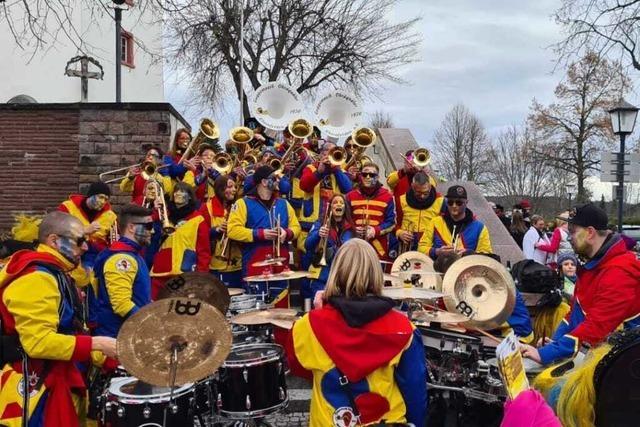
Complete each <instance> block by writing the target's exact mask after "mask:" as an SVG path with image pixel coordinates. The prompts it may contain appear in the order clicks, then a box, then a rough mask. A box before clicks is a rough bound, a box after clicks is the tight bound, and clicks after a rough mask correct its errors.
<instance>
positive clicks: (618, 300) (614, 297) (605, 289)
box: [522, 203, 640, 365]
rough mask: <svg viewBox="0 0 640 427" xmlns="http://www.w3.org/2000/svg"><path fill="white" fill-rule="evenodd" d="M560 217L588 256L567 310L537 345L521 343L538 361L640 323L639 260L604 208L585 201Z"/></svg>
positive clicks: (573, 352)
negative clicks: (551, 332)
mask: <svg viewBox="0 0 640 427" xmlns="http://www.w3.org/2000/svg"><path fill="white" fill-rule="evenodd" d="M563 219H564V220H566V221H567V222H568V223H569V236H570V241H571V246H572V247H573V249H574V251H575V253H576V255H578V256H581V257H584V258H585V259H587V262H586V263H585V264H584V265H583V266H582V268H580V270H579V271H578V281H577V282H576V287H575V293H574V296H573V301H572V304H571V310H570V311H569V313H568V314H567V316H566V317H565V318H564V320H563V321H562V322H561V323H560V326H558V328H557V329H556V331H555V333H554V335H553V338H552V339H551V340H550V341H548V342H546V343H539V344H541V347H540V348H537V349H536V348H534V347H532V346H523V348H522V352H523V355H524V356H525V357H528V358H530V359H533V360H535V361H536V362H540V363H542V364H543V365H548V364H550V363H553V362H555V361H558V360H562V359H566V358H571V357H574V356H575V355H576V353H577V352H578V351H579V350H580V348H581V346H582V344H583V343H586V344H588V345H590V346H595V345H598V344H600V343H602V342H603V341H604V340H605V338H606V337H607V336H608V335H609V334H610V333H612V332H613V331H615V330H616V329H619V328H622V329H631V328H634V327H637V326H638V325H640V282H639V281H638V277H639V276H640V261H638V260H637V259H636V256H635V254H633V253H632V252H629V251H628V250H627V248H626V246H625V243H624V241H623V240H622V239H621V237H620V235H619V234H614V233H611V232H610V231H609V230H608V222H609V218H608V217H607V214H606V213H605V212H604V211H603V210H602V209H600V208H598V207H597V206H595V205H594V204H592V203H588V204H586V205H583V206H580V207H578V208H576V210H575V212H574V213H573V216H571V215H570V216H569V218H563Z"/></svg>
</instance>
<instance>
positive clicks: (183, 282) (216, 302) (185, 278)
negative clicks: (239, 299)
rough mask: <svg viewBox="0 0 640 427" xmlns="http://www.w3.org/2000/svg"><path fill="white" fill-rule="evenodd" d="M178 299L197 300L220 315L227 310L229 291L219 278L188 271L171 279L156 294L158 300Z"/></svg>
mask: <svg viewBox="0 0 640 427" xmlns="http://www.w3.org/2000/svg"><path fill="white" fill-rule="evenodd" d="M179 297H184V298H197V299H199V300H202V301H204V302H205V303H207V304H210V305H212V306H213V307H215V308H216V309H217V310H218V311H219V312H220V313H226V312H227V310H228V309H229V303H230V297H229V290H228V289H227V287H226V286H225V285H224V283H222V281H221V280H220V279H219V278H217V277H216V276H213V275H211V274H209V273H205V272H198V271H190V272H187V273H182V274H180V275H179V276H176V277H172V278H171V279H169V280H168V281H167V282H166V283H165V284H164V286H163V287H162V288H161V289H160V291H159V292H158V300H161V299H165V298H179Z"/></svg>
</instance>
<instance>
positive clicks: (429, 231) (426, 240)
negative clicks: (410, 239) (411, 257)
mask: <svg viewBox="0 0 640 427" xmlns="http://www.w3.org/2000/svg"><path fill="white" fill-rule="evenodd" d="M403 221H404V220H403ZM434 227H435V225H434V221H429V224H427V228H426V229H425V230H424V233H422V237H421V238H420V241H419V242H418V252H422V253H423V254H427V256H430V255H429V251H431V248H432V247H433V230H434Z"/></svg>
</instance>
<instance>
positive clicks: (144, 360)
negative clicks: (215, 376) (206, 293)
mask: <svg viewBox="0 0 640 427" xmlns="http://www.w3.org/2000/svg"><path fill="white" fill-rule="evenodd" d="M231 342H232V334H231V327H230V325H229V323H228V322H227V321H226V319H225V317H224V315H223V314H222V313H220V312H219V311H218V310H217V309H216V308H214V307H213V306H212V305H209V304H207V303H205V302H204V301H201V300H198V299H190V298H167V299H163V300H160V301H156V302H153V303H151V304H149V305H146V306H144V307H143V308H141V309H140V310H139V311H138V312H136V313H135V314H134V315H132V316H131V317H129V318H128V319H127V320H126V321H125V322H124V324H123V325H122V328H120V333H119V334H118V340H117V351H118V360H119V361H120V363H121V364H122V366H124V368H125V369H126V370H127V372H129V373H130V374H131V375H133V376H135V377H137V378H139V379H140V380H142V381H144V382H146V383H149V384H153V385H156V386H162V387H169V386H171V378H170V363H171V355H172V353H173V349H174V348H177V350H178V364H177V371H176V385H183V384H187V383H193V382H196V381H199V380H201V379H203V378H206V377H207V376H209V375H211V374H212V373H213V372H215V370H216V369H218V367H219V366H220V365H222V363H223V362H224V360H225V359H226V357H227V355H228V354H229V351H230V350H231Z"/></svg>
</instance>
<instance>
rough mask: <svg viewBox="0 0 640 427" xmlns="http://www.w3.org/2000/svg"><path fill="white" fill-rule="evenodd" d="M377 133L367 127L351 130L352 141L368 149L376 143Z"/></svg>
mask: <svg viewBox="0 0 640 427" xmlns="http://www.w3.org/2000/svg"><path fill="white" fill-rule="evenodd" d="M376 138H377V137H376V133H375V132H374V131H373V130H372V129H370V128H367V127H361V128H357V129H355V130H354V131H353V132H351V141H353V143H354V144H356V145H357V146H359V147H362V148H364V149H367V148H369V147H372V146H373V144H375V143H376Z"/></svg>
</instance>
